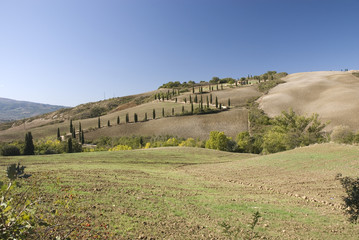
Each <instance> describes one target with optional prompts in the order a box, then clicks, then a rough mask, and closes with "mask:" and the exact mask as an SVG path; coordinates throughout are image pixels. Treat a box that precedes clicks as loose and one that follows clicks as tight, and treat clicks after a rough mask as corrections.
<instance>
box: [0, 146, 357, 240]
mask: <svg viewBox="0 0 359 240" xmlns="http://www.w3.org/2000/svg"><path fill="white" fill-rule="evenodd" d="M357 156H359V147H356V146H346V145H337V144H322V145H312V146H309V147H304V148H298V149H295V150H291V151H287V152H282V153H277V154H272V155H266V156H257V155H251V154H240V153H229V152H221V151H215V150H208V149H198V148H159V149H147V150H133V151H120V152H94V153H76V154H60V155H47V156H19V157H1V158H0V163H1V165H0V167H1V169H2V170H5V168H6V166H7V165H8V164H10V163H17V162H21V164H23V165H25V166H26V167H27V168H26V170H25V171H26V172H27V173H28V174H32V176H31V177H30V178H29V179H27V180H26V181H29V183H31V182H36V181H37V182H39V183H40V186H41V193H42V197H43V198H45V199H51V198H52V197H53V196H54V195H56V194H58V191H59V189H58V187H57V185H56V184H54V182H56V181H58V182H61V185H63V186H67V187H68V188H70V189H71V192H72V193H73V195H74V200H73V201H74V204H75V208H76V209H78V211H77V212H76V214H78V215H79V216H87V215H90V216H91V219H92V222H91V223H90V224H91V228H96V229H97V230H98V232H99V233H100V234H99V235H98V236H92V238H99V239H102V237H101V233H102V234H103V236H105V235H106V236H107V237H109V238H110V239H134V238H139V239H151V238H152V239H228V238H231V237H233V236H234V235H232V236H228V235H226V234H225V233H224V232H223V230H224V229H223V227H221V226H220V224H221V223H222V222H226V223H227V224H229V225H230V226H231V229H233V230H234V229H235V228H239V229H241V230H242V232H240V230H238V232H239V237H240V238H243V237H244V236H245V233H246V232H250V231H251V230H250V227H249V224H250V223H251V221H252V215H253V213H255V212H256V211H259V212H260V214H261V216H262V217H261V218H259V221H258V224H257V226H256V227H255V228H254V231H255V232H257V233H258V234H259V236H262V237H263V238H267V239H356V237H357V236H358V234H359V228H358V227H357V226H356V225H352V224H349V223H348V222H347V221H346V216H344V215H343V210H342V209H341V208H340V204H341V196H343V195H344V191H343V190H342V188H341V186H340V184H339V182H338V181H336V180H334V177H335V174H336V173H339V172H340V173H342V174H343V175H344V176H358V174H359V168H358V167H359V161H358V157H357ZM2 174H5V173H4V171H2ZM45 204H46V201H45ZM104 226H105V227H104ZM235 232H236V231H234V233H235ZM73 237H74V238H76V236H73Z"/></svg>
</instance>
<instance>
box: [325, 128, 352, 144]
mask: <svg viewBox="0 0 359 240" xmlns="http://www.w3.org/2000/svg"><path fill="white" fill-rule="evenodd" d="M330 139H331V140H332V141H333V142H335V143H346V144H351V143H352V142H353V140H354V134H353V132H352V131H351V130H350V128H349V127H348V126H343V125H340V126H336V127H334V128H333V131H332V133H331V134H330Z"/></svg>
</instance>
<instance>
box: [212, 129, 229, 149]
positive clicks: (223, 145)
mask: <svg viewBox="0 0 359 240" xmlns="http://www.w3.org/2000/svg"><path fill="white" fill-rule="evenodd" d="M231 140H232V139H231V138H228V137H227V136H226V135H225V134H224V132H218V131H212V132H211V133H210V134H209V139H208V141H207V142H206V148H210V149H216V150H221V151H229V143H230V141H231Z"/></svg>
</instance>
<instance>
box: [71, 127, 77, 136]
mask: <svg viewBox="0 0 359 240" xmlns="http://www.w3.org/2000/svg"><path fill="white" fill-rule="evenodd" d="M72 137H73V138H76V129H75V127H74V129H73V131H72Z"/></svg>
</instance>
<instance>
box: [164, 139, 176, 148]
mask: <svg viewBox="0 0 359 240" xmlns="http://www.w3.org/2000/svg"><path fill="white" fill-rule="evenodd" d="M178 144H179V143H178V140H177V138H170V139H168V140H167V141H166V142H165V143H164V144H163V146H165V147H172V146H173V147H175V146H178Z"/></svg>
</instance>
